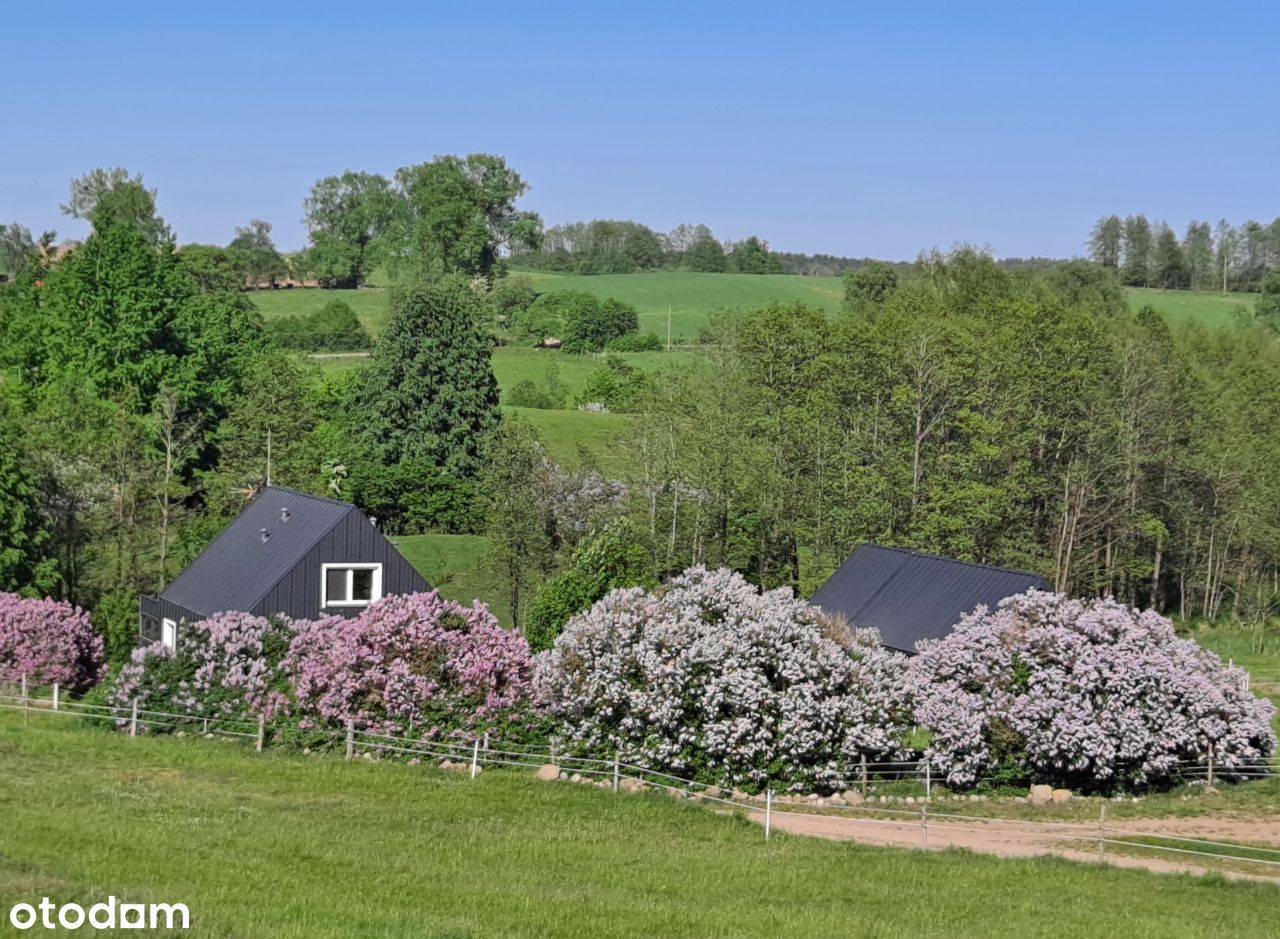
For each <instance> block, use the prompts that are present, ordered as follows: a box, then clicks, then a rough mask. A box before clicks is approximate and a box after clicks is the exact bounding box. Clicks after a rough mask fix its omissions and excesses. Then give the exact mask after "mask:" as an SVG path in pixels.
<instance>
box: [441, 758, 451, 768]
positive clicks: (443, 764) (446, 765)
mask: <svg viewBox="0 0 1280 939" xmlns="http://www.w3.org/2000/svg"><path fill="white" fill-rule="evenodd" d="M440 768H441V769H453V764H452V763H451V762H449V761H448V760H441V761H440Z"/></svg>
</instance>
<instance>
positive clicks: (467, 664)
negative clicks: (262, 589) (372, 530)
mask: <svg viewBox="0 0 1280 939" xmlns="http://www.w3.org/2000/svg"><path fill="white" fill-rule="evenodd" d="M287 667H288V669H289V672H290V674H291V676H292V680H293V687H294V694H295V698H296V706H297V709H298V712H299V714H300V715H301V717H302V727H303V729H310V728H313V727H323V726H325V725H328V726H329V727H330V728H331V729H334V730H336V729H339V728H341V727H342V726H344V725H345V722H346V720H347V719H348V718H351V719H352V720H354V721H355V724H356V727H357V728H359V729H365V730H373V731H376V732H380V733H388V734H395V735H399V736H410V735H411V736H414V737H416V738H420V739H428V738H432V737H440V736H446V735H449V734H454V733H473V732H477V731H479V730H481V729H484V728H490V727H495V728H501V729H502V730H503V731H505V732H512V731H518V730H520V729H522V728H524V727H527V725H528V721H529V720H530V719H531V718H532V716H533V714H532V703H531V692H532V681H533V658H532V655H531V654H530V652H529V644H528V642H527V641H526V640H525V638H524V637H523V636H521V635H520V634H519V633H517V632H512V631H510V630H506V629H503V628H502V627H501V626H500V625H498V621H497V620H496V619H495V618H494V616H493V614H492V613H490V612H489V609H488V608H487V607H486V606H485V605H484V604H482V603H479V602H477V603H475V604H474V605H473V606H470V607H466V606H462V605H461V604H458V603H455V602H453V601H452V600H446V599H444V598H443V597H441V596H440V594H439V593H438V592H436V591H431V592H430V593H417V594H410V595H407V596H393V597H386V598H384V599H382V600H380V601H378V602H377V603H375V604H373V605H372V606H370V607H369V608H368V609H366V610H365V611H364V612H363V613H361V614H360V616H359V617H357V618H356V619H354V620H345V621H340V622H339V623H337V624H334V623H332V622H328V621H320V622H315V623H301V624H299V628H298V632H297V635H296V637H295V638H294V640H293V643H292V645H291V647H290V650H289V654H288V657H287Z"/></svg>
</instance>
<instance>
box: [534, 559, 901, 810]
mask: <svg viewBox="0 0 1280 939" xmlns="http://www.w3.org/2000/svg"><path fill="white" fill-rule="evenodd" d="M904 668H905V657H903V656H901V655H898V654H896V653H891V652H888V651H887V650H885V649H883V648H882V647H881V646H880V645H879V643H878V641H877V637H876V635H875V634H874V632H871V631H859V632H854V631H851V630H849V629H847V628H842V627H840V626H839V625H838V624H836V623H833V622H831V621H828V620H824V619H823V618H821V615H820V614H819V613H818V612H817V611H816V610H815V609H814V608H813V607H811V606H809V604H807V603H805V602H804V601H803V600H799V599H796V598H795V597H794V596H792V594H791V592H790V590H787V589H783V590H774V591H770V592H768V593H763V594H762V593H760V592H759V591H757V590H756V589H755V588H754V587H753V586H752V585H751V584H749V583H747V581H746V580H744V579H743V578H742V577H741V576H740V575H739V574H735V573H732V572H730V571H727V570H719V571H708V570H706V569H705V568H702V567H694V568H691V569H690V570H688V571H686V572H685V573H684V574H683V575H681V576H680V577H678V578H676V579H675V580H674V581H673V582H672V583H671V584H670V586H669V587H668V588H667V589H666V590H664V591H649V590H645V589H643V588H638V587H637V588H631V589H626V590H615V591H613V592H612V593H610V594H609V595H608V596H606V597H605V598H604V599H602V600H600V601H599V602H598V603H596V604H595V605H594V606H593V607H591V609H590V610H588V611H587V612H586V613H583V614H581V615H579V616H575V617H574V618H573V619H571V620H570V621H569V623H568V625H566V626H565V629H564V632H563V633H562V634H561V635H560V638H559V639H557V640H556V643H555V646H554V647H553V648H552V649H551V651H550V652H548V653H546V655H545V657H543V658H541V659H540V662H539V674H538V686H539V693H540V695H541V696H542V698H543V700H544V701H545V703H546V704H547V705H548V706H549V708H550V709H551V711H552V713H553V714H554V715H556V716H557V717H559V718H560V719H561V720H562V721H563V723H564V727H563V733H564V743H565V744H566V745H567V746H569V747H570V748H571V749H575V750H579V751H585V752H592V753H612V752H615V751H616V752H617V753H618V754H619V756H620V757H621V758H622V759H624V760H627V761H629V762H635V763H639V764H641V765H645V766H650V767H653V768H655V769H660V770H666V771H668V772H671V773H674V774H678V775H681V776H686V777H692V778H694V779H697V780H699V781H702V782H706V783H714V784H716V785H721V786H736V787H741V788H760V787H762V786H764V785H765V784H766V783H770V784H773V785H781V786H786V787H789V788H792V789H800V788H814V787H817V788H824V789H830V788H835V787H838V786H840V785H841V784H843V783H844V782H845V781H846V780H850V779H852V778H854V776H855V774H856V772H857V766H858V756H859V754H865V755H866V756H867V757H868V758H869V759H872V760H875V759H878V758H888V757H895V756H897V755H899V753H900V752H901V749H902V746H901V745H902V740H903V739H904V737H905V735H906V733H907V731H908V723H907V715H906V713H905V712H904V711H903V709H902V708H901V707H900V706H899V704H898V702H899V701H900V699H901V687H900V680H901V677H902V673H903V671H904Z"/></svg>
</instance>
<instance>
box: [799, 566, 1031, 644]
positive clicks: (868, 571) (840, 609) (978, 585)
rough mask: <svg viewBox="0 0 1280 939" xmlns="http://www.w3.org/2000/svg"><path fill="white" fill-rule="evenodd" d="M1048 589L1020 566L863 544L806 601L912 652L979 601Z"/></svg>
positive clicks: (993, 602) (993, 601) (990, 603)
mask: <svg viewBox="0 0 1280 939" xmlns="http://www.w3.org/2000/svg"><path fill="white" fill-rule="evenodd" d="M1033 587H1034V588H1036V589H1039V590H1045V589H1048V585H1047V584H1046V583H1045V581H1044V578H1042V577H1040V576H1039V575H1037V574H1028V573H1026V572H1024V571H1012V570H1007V569H1005V568H1002V567H988V566H986V565H983V564H969V563H966V562H964V561H955V560H952V559H951V558H944V557H938V556H937V555H933V554H921V553H919V552H916V551H908V550H905V549H902V548H882V547H880V546H879V545H874V544H864V545H860V546H859V547H858V548H857V549H855V550H854V552H853V554H851V555H849V558H848V559H847V560H846V561H845V562H844V564H842V565H841V566H840V569H839V570H837V571H836V572H835V573H834V574H832V575H831V577H830V578H829V579H828V580H827V582H826V583H825V584H823V585H822V586H821V587H820V588H819V589H818V592H817V593H815V594H814V595H813V598H812V599H811V600H810V601H809V602H810V603H812V604H813V605H814V606H818V607H821V608H822V609H823V610H824V611H826V612H828V613H832V614H839V615H841V616H843V617H844V618H845V619H847V620H848V621H849V622H850V623H852V624H853V625H854V626H860V627H868V626H870V627H874V628H876V629H878V630H879V631H880V641H881V642H882V643H884V645H886V646H888V647H889V648H891V649H898V650H900V651H902V652H915V651H916V643H917V642H919V641H920V640H922V639H940V638H942V637H943V636H945V635H947V633H949V632H950V631H951V627H952V626H954V625H955V624H956V623H957V622H959V620H960V617H961V616H963V615H964V614H966V613H971V612H973V610H974V609H975V608H976V607H977V606H978V605H979V604H984V605H986V606H988V607H992V608H994V607H995V605H996V604H997V603H999V602H1000V601H1001V600H1003V599H1004V598H1005V597H1011V596H1013V595H1014V594H1018V593H1023V592H1025V591H1027V590H1030V589H1031V588H1033Z"/></svg>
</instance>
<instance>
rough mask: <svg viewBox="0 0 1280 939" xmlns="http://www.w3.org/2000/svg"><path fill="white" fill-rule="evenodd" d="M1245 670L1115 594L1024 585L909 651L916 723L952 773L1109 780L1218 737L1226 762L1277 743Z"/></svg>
mask: <svg viewBox="0 0 1280 939" xmlns="http://www.w3.org/2000/svg"><path fill="white" fill-rule="evenodd" d="M1241 677H1242V675H1241V673H1239V672H1232V671H1230V670H1227V669H1224V668H1223V667H1222V661H1221V660H1220V659H1219V658H1218V657H1217V656H1216V655H1214V654H1213V653H1211V652H1207V651H1205V650H1203V649H1201V648H1200V647H1199V646H1198V645H1196V644H1195V643H1194V642H1193V641H1191V640H1187V639H1179V638H1178V637H1177V636H1175V635H1174V631H1173V625H1172V624H1171V623H1170V622H1169V620H1167V619H1165V618H1164V617H1163V616H1160V615H1159V614H1157V613H1154V612H1151V611H1147V612H1142V613H1139V612H1138V611H1137V610H1134V609H1131V608H1128V607H1124V606H1121V605H1120V604H1118V603H1116V602H1115V601H1114V600H1111V599H1103V600H1070V599H1067V598H1066V597H1063V596H1060V595H1057V594H1052V593H1045V592H1042V591H1034V590H1033V591H1029V592H1027V593H1025V594H1020V595H1018V596H1015V597H1009V598H1008V599H1006V600H1003V601H1001V603H1000V605H999V606H998V607H997V608H996V609H995V610H988V609H987V608H985V607H979V608H978V609H977V610H976V611H974V612H973V613H971V614H969V615H967V616H965V617H964V618H963V619H961V621H960V623H959V624H958V625H957V626H956V628H955V631H954V632H953V633H951V634H950V635H949V636H947V637H946V638H945V639H942V640H938V641H936V642H933V643H929V644H927V645H925V646H924V647H923V648H922V650H921V654H920V655H919V656H918V657H917V658H915V659H914V660H913V661H912V662H911V666H910V671H909V685H910V688H911V690H912V692H913V694H914V697H915V701H916V715H917V720H918V721H919V723H920V724H921V725H923V726H924V727H926V728H928V729H929V730H930V731H932V734H933V739H932V743H931V746H930V747H929V749H928V751H927V755H928V758H929V759H930V760H931V761H932V764H933V765H934V766H935V767H937V768H938V769H940V770H941V771H942V772H943V773H945V774H946V777H947V779H948V781H950V782H952V783H959V784H970V783H973V782H974V781H975V780H979V779H984V778H992V777H994V778H995V779H997V780H1002V781H1009V782H1045V783H1052V784H1055V785H1061V786H1066V787H1072V788H1085V789H1109V788H1114V787H1117V786H1122V785H1133V784H1147V783H1150V782H1153V781H1156V780H1163V779H1166V778H1168V777H1170V776H1171V775H1174V774H1176V772H1177V768H1178V764H1179V763H1180V762H1181V761H1184V760H1192V761H1197V762H1200V761H1203V760H1205V759H1206V758H1207V756H1208V749H1209V745H1210V744H1211V745H1212V747H1213V758H1214V762H1215V764H1216V765H1217V766H1218V767H1219V768H1221V769H1222V771H1223V772H1224V773H1227V772H1229V768H1230V767H1231V766H1234V765H1240V764H1244V763H1253V762H1257V761H1258V760H1260V759H1263V758H1265V757H1267V756H1269V755H1270V754H1271V753H1272V752H1273V751H1274V750H1275V745H1276V738H1275V733H1274V731H1273V730H1272V729H1271V727H1270V724H1269V721H1270V720H1271V717H1272V715H1273V713H1274V711H1275V708H1274V706H1273V705H1271V704H1270V702H1267V701H1263V700H1260V699H1257V698H1254V697H1253V696H1252V695H1251V694H1249V693H1248V692H1247V691H1244V690H1242V689H1243V684H1242V682H1241Z"/></svg>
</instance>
